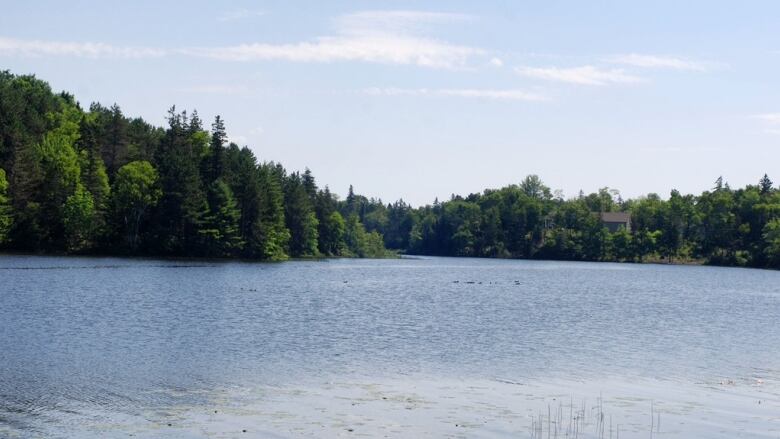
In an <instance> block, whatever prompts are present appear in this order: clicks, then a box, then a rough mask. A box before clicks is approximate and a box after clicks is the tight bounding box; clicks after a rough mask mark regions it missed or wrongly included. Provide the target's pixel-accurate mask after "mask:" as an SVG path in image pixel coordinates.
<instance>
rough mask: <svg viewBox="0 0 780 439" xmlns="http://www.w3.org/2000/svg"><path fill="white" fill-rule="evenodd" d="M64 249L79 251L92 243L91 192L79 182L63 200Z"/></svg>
mask: <svg viewBox="0 0 780 439" xmlns="http://www.w3.org/2000/svg"><path fill="white" fill-rule="evenodd" d="M62 217H63V222H64V226H65V242H66V250H67V251H69V252H81V251H83V250H86V249H88V248H89V247H90V246H91V244H92V238H93V233H94V231H95V203H94V201H93V200H92V194H90V193H89V191H87V190H86V189H84V187H83V186H82V185H81V184H79V185H78V186H77V187H76V190H75V192H73V195H70V196H69V197H68V199H67V200H66V201H65V205H64V206H63V212H62Z"/></svg>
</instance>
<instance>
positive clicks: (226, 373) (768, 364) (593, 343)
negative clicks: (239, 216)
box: [0, 256, 780, 438]
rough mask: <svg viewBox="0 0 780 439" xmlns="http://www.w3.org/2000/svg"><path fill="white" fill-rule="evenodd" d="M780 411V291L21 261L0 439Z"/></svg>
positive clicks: (6, 326)
mask: <svg viewBox="0 0 780 439" xmlns="http://www.w3.org/2000/svg"><path fill="white" fill-rule="evenodd" d="M779 395H780V272H774V271H761V270H748V269H736V268H714V267H688V266H663V265H632V264H608V263H566V262H537V261H504V260H479V259H452V258H420V259H401V260H329V261H316V262H314V261H313V262H287V263H278V264H261V263H242V262H202V261H196V262H193V261H160V260H144V259H119V258H59V257H25V256H0V437H6V436H7V437H22V438H27V437H55V438H56V437H67V438H71V437H73V438H82V437H87V438H89V437H130V436H133V437H148V438H152V437H181V438H196V437H290V436H292V437H295V436H310V437H332V436H344V437H350V436H353V435H354V436H360V435H364V436H387V437H414V436H420V435H428V436H431V435H433V436H449V437H451V436H462V437H495V436H501V437H520V438H522V437H535V436H536V437H540V436H542V437H547V430H548V429H554V430H555V431H554V432H553V433H552V436H551V437H554V436H555V433H556V432H557V433H558V437H565V436H564V433H565V431H564V430H567V429H569V430H571V429H572V428H573V427H574V424H575V423H580V424H581V425H577V428H578V429H579V430H580V431H578V432H577V435H578V437H599V436H602V433H600V432H599V428H602V429H603V430H604V431H605V432H604V433H603V437H610V433H615V435H613V437H616V433H617V431H614V430H617V428H618V427H617V426H618V425H620V424H622V426H621V427H619V428H620V437H625V438H630V437H642V438H644V437H650V434H651V433H650V430H651V429H654V432H653V434H654V437H659V438H660V437H675V438H677V437H679V438H690V437H701V438H713V437H718V438H720V437H722V438H729V437H751V438H752V437H755V438H777V437H780V396H779ZM583 408H584V409H583ZM578 410H580V411H582V412H583V414H585V415H587V416H586V417H585V420H581V419H577V420H575V421H572V419H571V418H572V417H577V416H576V412H577V411H578ZM548 412H549V413H551V416H550V419H547V418H546V416H547V414H548ZM558 412H559V413H560V414H561V416H560V417H559V416H557V415H556V413H558ZM598 413H604V414H605V417H604V418H603V419H604V421H602V422H601V424H602V426H601V427H599V426H598V425H597V424H598V420H597V418H598ZM540 416H542V420H541V421H540V418H539V417H540ZM607 419H608V421H607ZM659 421H660V422H659ZM556 423H557V424H558V426H557V427H556V426H554V424H556ZM658 423H660V425H657V424H658ZM610 424H611V425H610ZM540 425H541V426H542V429H543V431H542V433H541V434H540V432H539V426H540ZM534 428H536V431H534V430H533V429H534ZM243 430H246V432H244V431H243ZM569 433H570V435H571V436H570V437H573V434H574V433H573V432H572V431H569Z"/></svg>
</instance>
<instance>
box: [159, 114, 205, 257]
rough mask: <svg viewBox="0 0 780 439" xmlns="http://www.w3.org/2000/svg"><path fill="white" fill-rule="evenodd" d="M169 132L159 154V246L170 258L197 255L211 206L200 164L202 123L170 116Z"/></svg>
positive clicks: (176, 115) (195, 119)
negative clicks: (160, 190)
mask: <svg viewBox="0 0 780 439" xmlns="http://www.w3.org/2000/svg"><path fill="white" fill-rule="evenodd" d="M168 115H169V116H168V124H169V128H168V130H167V131H166V136H165V139H164V140H163V142H162V144H161V145H160V150H159V151H158V154H157V160H156V161H157V163H158V165H159V173H160V183H161V187H162V192H163V196H162V199H161V200H160V205H159V209H158V211H157V219H156V221H155V222H156V225H157V231H156V235H157V239H156V241H157V244H158V245H159V246H160V247H159V251H161V252H162V253H169V254H180V253H184V254H197V253H198V244H199V236H200V235H199V230H200V227H201V226H202V220H203V216H204V215H206V214H207V213H208V209H209V208H208V203H207V201H206V197H205V195H204V193H203V190H202V188H201V178H200V171H199V169H198V164H199V163H200V160H201V158H202V154H203V152H204V149H205V144H204V141H205V140H206V137H204V132H203V131H202V129H201V128H200V125H199V120H198V119H197V115H196V117H194V118H193V119H194V120H193V121H190V120H189V119H188V117H187V113H186V112H182V113H179V114H177V113H176V111H175V108H171V110H170V111H169V113H168Z"/></svg>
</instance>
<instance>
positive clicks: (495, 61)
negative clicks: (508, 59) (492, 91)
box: [490, 58, 504, 67]
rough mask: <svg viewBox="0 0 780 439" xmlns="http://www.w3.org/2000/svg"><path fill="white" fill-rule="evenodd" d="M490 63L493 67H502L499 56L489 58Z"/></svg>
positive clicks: (502, 62) (502, 63)
mask: <svg viewBox="0 0 780 439" xmlns="http://www.w3.org/2000/svg"><path fill="white" fill-rule="evenodd" d="M490 65H492V66H494V67H503V66H504V61H502V60H501V58H490Z"/></svg>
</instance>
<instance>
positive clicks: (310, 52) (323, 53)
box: [182, 35, 484, 68]
mask: <svg viewBox="0 0 780 439" xmlns="http://www.w3.org/2000/svg"><path fill="white" fill-rule="evenodd" d="M182 52H183V53H186V54H189V55H196V56H203V57H207V58H213V59H218V60H225V61H271V60H284V61H292V62H333V61H365V62H374V63H382V64H412V65H418V66H423V67H438V68H455V67H463V66H465V65H466V63H467V61H468V60H469V59H470V58H471V57H473V56H476V55H481V54H483V53H484V51H483V50H481V49H477V48H473V47H467V46H457V45H451V44H447V43H444V42H440V41H436V40H430V39H424V38H416V37H389V36H380V35H377V36H363V37H321V38H318V39H316V40H314V41H311V42H301V43H293V44H265V43H255V44H241V45H238V46H230V47H219V48H193V49H186V50H183V51H182Z"/></svg>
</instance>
